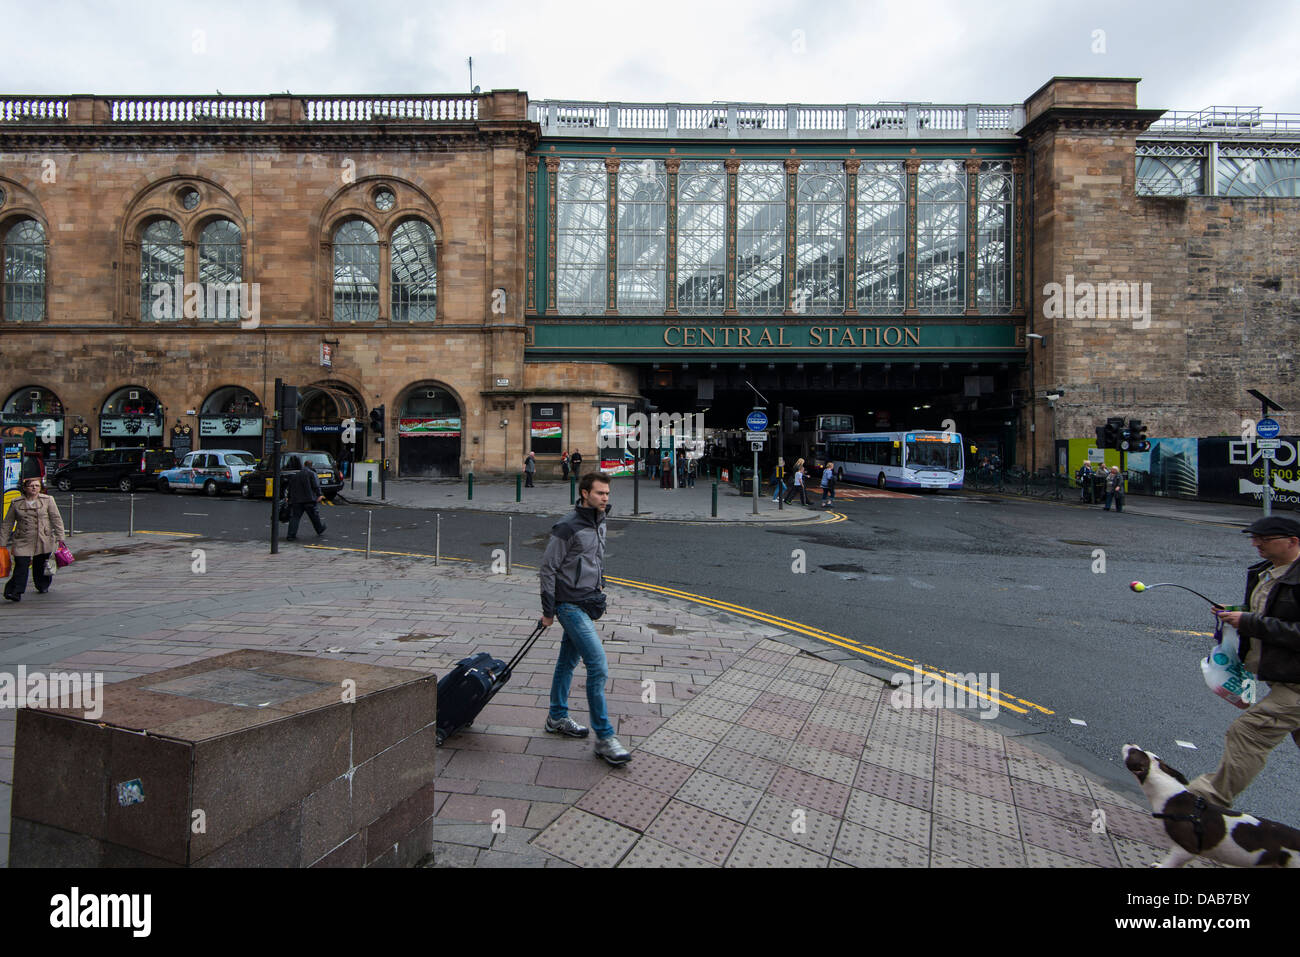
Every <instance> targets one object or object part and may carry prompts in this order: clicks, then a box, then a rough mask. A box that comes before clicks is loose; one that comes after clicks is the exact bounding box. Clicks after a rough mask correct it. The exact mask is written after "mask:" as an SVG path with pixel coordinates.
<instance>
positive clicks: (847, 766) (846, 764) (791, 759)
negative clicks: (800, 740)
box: [784, 744, 858, 785]
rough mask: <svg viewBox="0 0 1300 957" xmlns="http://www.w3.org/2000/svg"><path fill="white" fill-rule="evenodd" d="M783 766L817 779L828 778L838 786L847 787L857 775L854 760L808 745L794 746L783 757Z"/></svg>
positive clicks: (856, 764)
mask: <svg viewBox="0 0 1300 957" xmlns="http://www.w3.org/2000/svg"><path fill="white" fill-rule="evenodd" d="M784 763H785V764H787V765H789V766H790V767H792V768H798V769H799V770H800V771H807V772H808V773H809V774H815V775H817V776H818V777H819V778H829V779H830V780H832V781H838V782H839V783H840V784H844V785H849V784H852V783H853V779H854V778H855V777H856V776H857V773H858V762H857V759H856V758H848V757H845V756H844V755H842V754H836V753H835V752H833V751H826V750H823V749H822V748H814V747H813V746H812V745H809V744H794V745H792V746H791V748H790V751H789V753H788V754H786V756H785V761H784Z"/></svg>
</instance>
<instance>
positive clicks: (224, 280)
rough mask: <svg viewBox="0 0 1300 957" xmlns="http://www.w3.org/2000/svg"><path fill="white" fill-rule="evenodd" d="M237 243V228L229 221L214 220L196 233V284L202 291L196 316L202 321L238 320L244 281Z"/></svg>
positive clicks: (241, 259) (241, 252) (240, 253)
mask: <svg viewBox="0 0 1300 957" xmlns="http://www.w3.org/2000/svg"><path fill="white" fill-rule="evenodd" d="M240 239H241V237H240V234H239V226H237V225H236V224H235V223H232V222H231V221H230V220H228V219H217V220H213V221H212V222H210V223H208V224H207V225H206V226H204V227H203V231H202V232H201V233H199V283H200V284H201V285H202V287H203V291H204V296H203V305H202V306H201V307H200V313H199V314H200V316H202V317H203V318H204V319H239V318H241V316H240V312H239V307H240V305H241V302H240V299H239V298H238V296H237V293H238V286H239V284H240V283H241V282H243V279H244V263H243V246H242V244H241V242H240ZM245 305H246V304H245ZM232 307H233V308H232Z"/></svg>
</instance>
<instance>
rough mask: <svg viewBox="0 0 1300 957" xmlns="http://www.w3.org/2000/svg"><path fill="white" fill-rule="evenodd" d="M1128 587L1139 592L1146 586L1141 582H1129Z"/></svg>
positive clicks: (1145, 588)
mask: <svg viewBox="0 0 1300 957" xmlns="http://www.w3.org/2000/svg"><path fill="white" fill-rule="evenodd" d="M1128 587H1129V588H1132V589H1133V590H1134V591H1139V592H1140V591H1146V590H1147V586H1146V585H1144V584H1142V583H1141V582H1129V583H1128Z"/></svg>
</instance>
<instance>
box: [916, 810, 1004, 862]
mask: <svg viewBox="0 0 1300 957" xmlns="http://www.w3.org/2000/svg"><path fill="white" fill-rule="evenodd" d="M930 833H931V838H930V847H931V849H932V850H933V851H935V852H936V853H939V854H946V855H948V856H949V857H955V858H957V859H958V860H963V861H966V862H967V863H969V864H973V865H975V866H976V867H1024V866H1025V850H1024V847H1023V845H1022V844H1021V842H1020V841H1019V839H1017V838H1011V837H1006V836H1004V835H1002V834H995V833H994V832H992V831H986V830H984V829H983V828H980V827H974V826H973V825H970V824H963V823H962V822H961V821H954V820H952V819H951V818H946V817H943V816H941V815H938V814H936V815H934V816H933V817H932V818H931V820H930Z"/></svg>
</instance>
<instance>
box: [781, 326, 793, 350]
mask: <svg viewBox="0 0 1300 957" xmlns="http://www.w3.org/2000/svg"><path fill="white" fill-rule="evenodd" d="M777 339H778V341H777V345H778V346H788V345H792V343H789V342H786V341H785V326H782V327H781V328H780V329H778V330H777Z"/></svg>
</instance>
